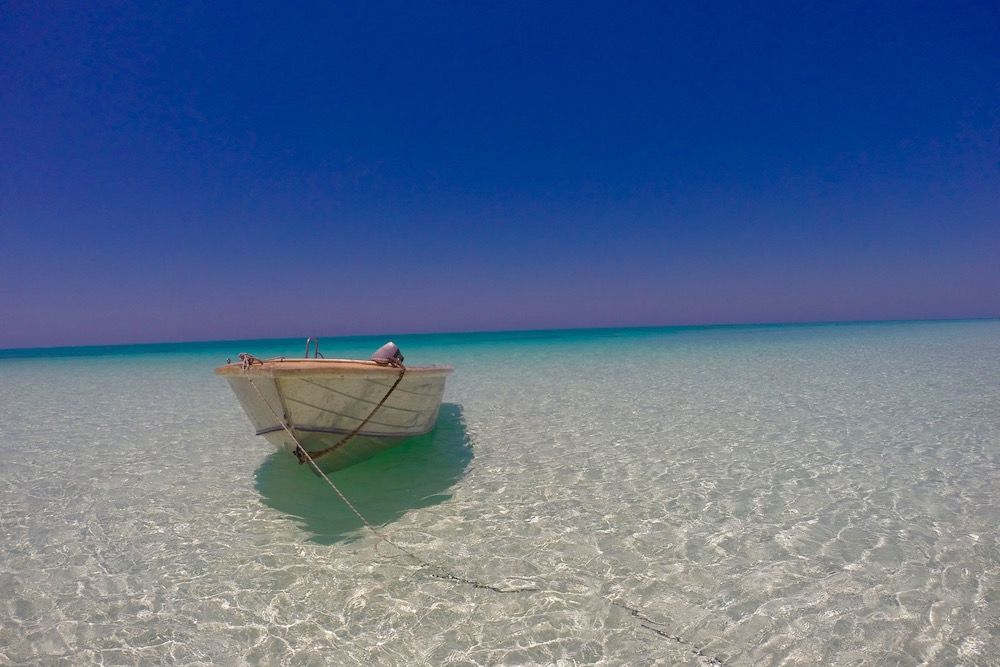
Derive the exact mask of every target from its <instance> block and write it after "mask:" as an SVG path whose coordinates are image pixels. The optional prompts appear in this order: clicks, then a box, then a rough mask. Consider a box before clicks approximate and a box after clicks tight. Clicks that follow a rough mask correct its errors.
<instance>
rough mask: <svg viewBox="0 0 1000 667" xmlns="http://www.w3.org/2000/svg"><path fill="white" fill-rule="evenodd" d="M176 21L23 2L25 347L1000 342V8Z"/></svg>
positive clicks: (472, 12) (694, 7)
mask: <svg viewBox="0 0 1000 667" xmlns="http://www.w3.org/2000/svg"><path fill="white" fill-rule="evenodd" d="M150 4H152V3H150ZM175 4H176V3H157V5H156V6H145V5H143V4H130V3H114V4H108V5H98V4H97V3H29V2H14V3H9V2H2V3H0V347H13V346H34V345H56V344H77V343H81V344H82V343H105V342H107V343H111V342H141V341H171V340H195V339H210V338H242V337H261V336H286V335H287V336H295V335H301V336H306V335H310V334H321V335H324V334H325V335H330V334H338V333H343V334H348V333H362V332H373V333H374V332H378V333H381V332H388V333H393V332H412V331H442V330H459V331H462V330H478V329H509V328H545V327H577V326H626V325H652V324H683V323H723V322H770V321H812V320H843V319H850V320H853V319H897V318H903V319H905V318H947V317H989V316H1000V5H998V4H997V3H995V2H982V3H965V2H941V3H937V4H922V3H898V4H883V3H877V2H869V1H865V2H854V3H850V2H843V3H840V2H838V3H828V2H824V3H812V4H810V3H801V2H788V3H735V2H723V3H707V2H698V3H691V4H689V5H680V4H677V5H669V4H668V3H661V2H654V3H648V4H644V3H618V2H607V3H601V4H597V3H586V2H573V3H561V4H558V3H539V2H525V3H472V2H455V3H441V2H436V3H401V4H397V3H380V2H375V3H368V2H361V3H326V2H323V3H316V4H311V5H310V4H306V3H286V4H288V5H289V6H288V7H280V6H278V5H280V4H281V3H273V2H272V3H261V4H260V5H258V6H254V3H240V4H232V5H228V6H223V5H222V4H221V3H206V4H205V5H199V6H196V7H188V8H178V7H175V6H174V5H175Z"/></svg>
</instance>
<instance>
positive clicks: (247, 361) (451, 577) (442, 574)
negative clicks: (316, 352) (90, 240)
mask: <svg viewBox="0 0 1000 667" xmlns="http://www.w3.org/2000/svg"><path fill="white" fill-rule="evenodd" d="M240 363H241V366H242V368H243V375H244V377H246V379H247V381H248V382H249V383H250V386H251V387H253V390H254V391H255V392H257V395H258V396H259V397H260V400H261V401H263V403H264V405H266V406H267V409H268V410H270V411H271V414H272V415H274V418H275V419H277V420H278V422H279V423H280V424H281V427H282V428H283V429H285V431H286V432H287V433H288V436H289V437H290V438H291V439H292V441H293V442H294V443H295V455H296V456H297V457H299V460H300V461H302V460H303V459H304V460H305V462H307V463H308V464H309V465H311V466H312V468H313V470H314V471H315V472H316V474H317V475H319V476H320V477H322V478H323V481H325V482H326V483H327V485H328V486H329V487H330V488H331V489H333V491H334V493H336V494H337V497H339V498H340V500H341V501H342V502H343V503H344V504H345V505H347V507H348V509H350V510H351V511H352V512H354V515H355V516H356V517H358V519H360V520H361V523H362V524H364V526H365V527H366V528H367V529H368V530H369V531H371V532H372V534H373V535H375V537H377V538H378V539H379V540H381V541H383V542H385V543H386V544H389V545H391V546H393V547H395V548H396V549H397V550H399V551H400V552H402V553H403V554H405V555H407V556H409V557H410V558H411V559H412V560H413V561H414V562H416V563H417V564H419V565H420V566H421V567H424V568H427V569H428V570H439V571H438V572H431V573H430V574H431V576H432V577H435V578H436V579H444V580H447V581H457V582H460V583H463V584H468V585H469V586H472V587H474V588H485V589H487V590H491V591H494V592H496V593H526V592H537V591H539V590H541V589H538V588H531V587H525V588H500V587H498V586H492V585H490V584H484V583H482V582H481V581H476V580H475V579H466V578H465V577H461V576H459V575H457V574H454V573H452V572H449V571H448V570H447V569H445V568H444V567H442V566H440V565H435V564H434V563H431V562H430V561H428V560H426V559H424V558H421V557H420V556H418V555H417V554H415V553H413V552H412V551H410V550H409V549H407V548H406V547H403V546H401V545H399V544H397V543H396V542H393V541H392V540H390V539H389V537H388V536H387V535H386V534H384V533H383V532H382V531H380V530H379V529H378V528H376V527H375V526H374V524H372V523H371V522H370V521H369V520H368V519H366V518H365V515H364V514H362V513H361V512H360V511H359V510H358V508H357V507H355V506H354V504H353V503H352V502H351V501H350V500H348V499H347V496H345V495H344V493H343V492H342V491H341V490H340V489H339V488H337V485H336V484H334V483H333V480H332V479H330V477H329V476H328V475H327V474H326V473H325V472H323V470H322V469H320V467H319V466H318V465H317V464H316V461H315V459H314V458H313V457H312V456H310V454H309V452H308V451H306V448H305V447H303V446H302V443H301V442H299V439H298V438H297V437H296V436H295V433H294V432H293V431H292V429H291V427H290V426H289V425H288V422H287V420H286V419H285V418H284V417H282V416H281V415H279V414H278V412H277V411H276V410H275V409H274V407H272V406H271V404H270V402H268V400H267V399H266V398H264V394H262V393H261V391H260V389H258V388H257V385H256V384H255V383H254V381H253V378H252V377H250V367H251V366H253V365H254V364H260V363H263V362H261V360H260V359H258V358H257V357H255V356H253V355H251V354H245V353H244V354H240ZM405 371H406V369H405V368H404V369H403V372H401V373H400V374H399V377H398V378H397V379H396V383H395V384H394V385H393V386H392V388H391V389H390V390H389V392H388V393H387V394H386V396H385V398H383V399H382V401H381V402H380V403H379V404H378V405H377V406H376V407H375V410H372V414H375V411H377V410H378V409H379V408H380V407H382V403H384V402H385V401H386V399H388V398H389V394H391V393H392V391H393V390H394V389H395V388H396V387H397V386H398V385H399V383H400V382H401V381H402V379H403V373H405ZM371 416H372V415H368V419H371ZM368 419H365V421H364V422H363V423H362V424H361V426H364V425H365V423H367V422H368ZM361 426H359V427H358V428H357V429H355V431H354V432H353V433H351V434H350V435H349V436H348V437H347V438H345V439H344V440H341V441H340V442H339V443H337V444H336V445H334V447H338V446H342V445H343V444H345V442H346V440H348V439H350V438H352V437H354V436H355V435H357V432H358V431H360V430H361Z"/></svg>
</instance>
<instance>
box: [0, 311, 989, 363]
mask: <svg viewBox="0 0 1000 667" xmlns="http://www.w3.org/2000/svg"><path fill="white" fill-rule="evenodd" d="M997 320H1000V316H990V317H942V318H902V319H900V318H897V319H873V320H808V321H786V322H780V321H779V322H717V323H711V324H648V325H622V326H593V327H539V328H531V329H471V330H460V331H459V330H455V331H410V332H403V331H397V332H392V333H387V332H374V333H352V334H320V335H318V336H315V335H314V336H313V337H314V338H320V339H323V340H338V341H351V340H359V341H360V340H364V339H369V338H393V337H406V338H423V337H437V336H477V335H479V336H490V335H503V334H532V333H556V332H564V333H573V332H587V331H621V330H628V331H655V330H670V329H674V330H692V331H695V330H707V329H738V328H755V329H766V328H772V327H773V328H778V327H818V326H865V325H880V324H920V323H925V324H933V323H941V324H946V323H951V322H990V321H997ZM308 336H309V335H308V334H304V335H298V336H263V337H261V336H256V337H249V338H209V339H198V340H175V341H169V340H164V341H151V342H121V343H83V344H76V345H41V346H30V347H29V346H15V347H0V359H4V358H8V359H14V358H30V357H36V356H42V355H43V354H53V353H54V354H56V355H57V356H74V355H73V354H67V353H68V352H74V353H87V352H90V353H93V352H98V351H106V352H109V353H113V352H125V351H132V352H140V351H143V350H144V349H145V351H149V352H155V351H158V350H157V348H167V347H169V348H174V347H176V346H199V345H202V346H215V345H225V344H226V343H274V342H278V341H293V340H305V338H307V337H308Z"/></svg>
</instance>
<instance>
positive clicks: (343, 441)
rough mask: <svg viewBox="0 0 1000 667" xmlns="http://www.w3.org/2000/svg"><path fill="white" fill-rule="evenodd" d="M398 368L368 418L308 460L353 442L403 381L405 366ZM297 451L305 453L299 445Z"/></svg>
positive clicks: (300, 458)
mask: <svg viewBox="0 0 1000 667" xmlns="http://www.w3.org/2000/svg"><path fill="white" fill-rule="evenodd" d="M399 368H400V371H399V377H397V378H396V381H395V382H394V383H393V384H392V386H391V387H389V391H387V392H385V396H383V397H382V400H381V401H379V402H378V405H376V406H375V407H374V408H373V409H372V411H371V412H369V413H368V416H367V417H365V418H364V421H362V422H361V423H360V424H358V426H357V428H355V429H354V430H353V431H351V432H350V433H348V434H347V435H345V436H344V437H343V438H341V440H340V441H339V442H337V443H335V444H332V445H330V446H329V447H327V448H326V449H321V450H319V451H318V452H313V453H312V454H309V456H310V458H313V459H318V458H320V457H322V456H326V455H327V454H332V453H334V452H335V451H337V450H338V449H340V448H341V447H343V446H344V445H346V444H347V443H349V442H350V441H351V440H353V439H354V436H356V435H357V434H358V433H360V432H361V429H363V428H364V427H365V424H367V423H368V420H370V419H371V418H372V417H374V416H375V413H376V412H378V409H379V408H381V407H382V406H383V405H385V402H386V401H388V400H389V396H391V395H392V392H394V391H396V387H398V386H399V383H400V382H402V381H403V376H404V375H406V366H404V365H403V364H399ZM299 449H300V450H302V451H303V452H304V451H305V449H304V448H303V447H302V446H301V445H300V446H299ZM296 456H298V457H299V463H300V464H301V463H305V460H304V459H303V458H302V457H301V456H299V455H298V453H297V452H296Z"/></svg>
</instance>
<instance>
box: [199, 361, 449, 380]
mask: <svg viewBox="0 0 1000 667" xmlns="http://www.w3.org/2000/svg"><path fill="white" fill-rule="evenodd" d="M287 364H291V366H289V365H287ZM247 370H248V371H249V372H250V373H251V374H252V375H269V376H287V375H320V376H323V375H330V374H334V373H336V374H350V375H398V374H399V371H400V368H399V367H397V366H388V365H383V364H378V363H375V362H374V361H371V360H369V359H305V358H276V359H263V360H261V362H260V363H254V364H252V365H251V366H249V367H248V369H247ZM454 370H455V369H454V367H452V366H407V367H406V374H407V375H410V374H419V375H449V374H450V373H451V372H452V371H454ZM243 373H244V368H243V364H241V363H239V362H236V363H229V364H225V365H222V366H219V367H218V368H216V369H215V374H216V375H242V374H243Z"/></svg>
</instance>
